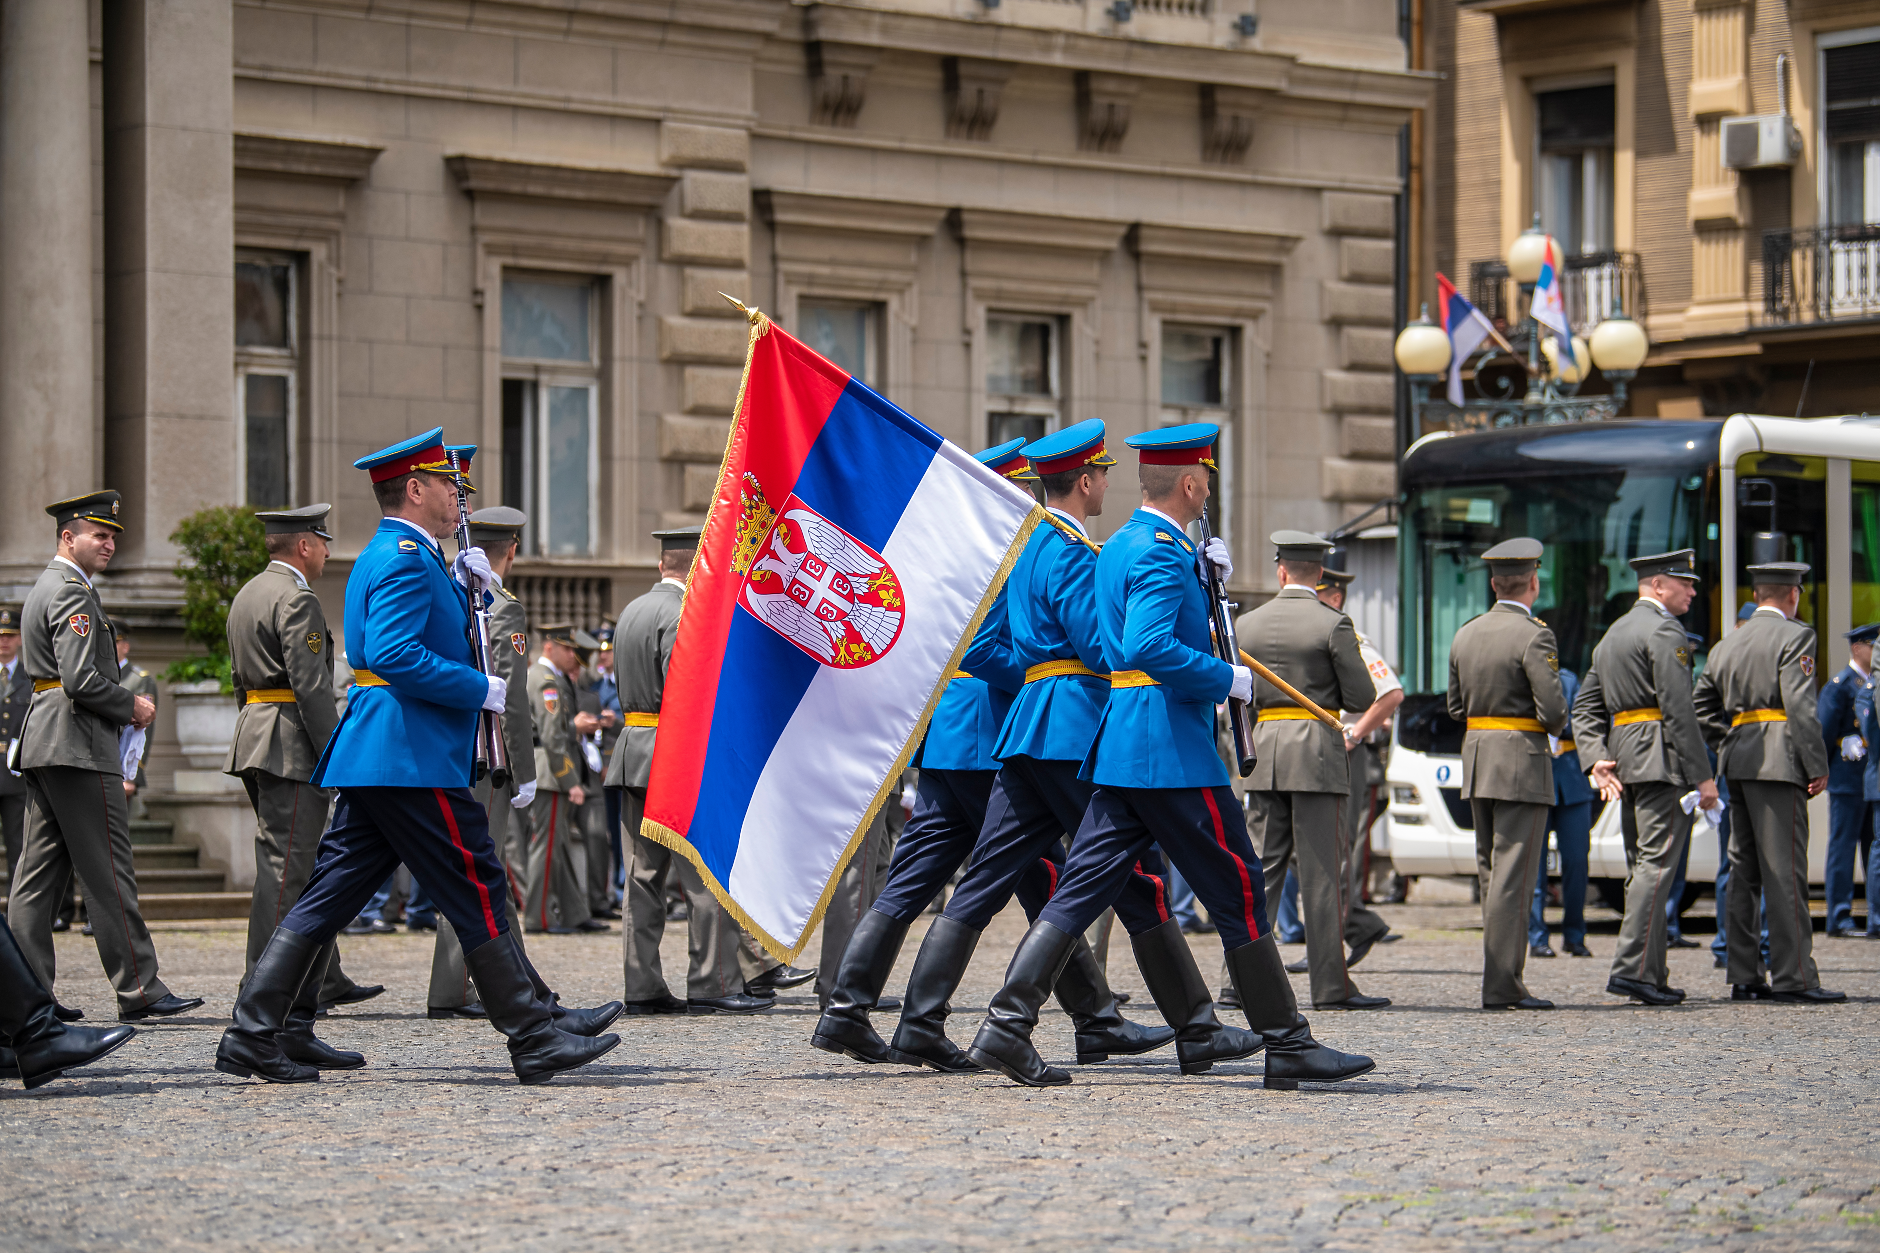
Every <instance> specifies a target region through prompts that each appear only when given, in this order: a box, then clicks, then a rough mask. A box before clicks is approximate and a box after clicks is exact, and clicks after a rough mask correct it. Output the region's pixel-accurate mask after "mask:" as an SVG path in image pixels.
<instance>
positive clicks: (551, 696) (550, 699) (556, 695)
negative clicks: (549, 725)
mask: <svg viewBox="0 0 1880 1253" xmlns="http://www.w3.org/2000/svg"><path fill="white" fill-rule="evenodd" d="M560 699H561V693H560V692H558V691H556V690H555V689H554V688H552V687H545V688H543V689H542V703H543V704H544V705H547V706H548V712H550V713H554V712H555V704H556V702H557V701H559V700H560Z"/></svg>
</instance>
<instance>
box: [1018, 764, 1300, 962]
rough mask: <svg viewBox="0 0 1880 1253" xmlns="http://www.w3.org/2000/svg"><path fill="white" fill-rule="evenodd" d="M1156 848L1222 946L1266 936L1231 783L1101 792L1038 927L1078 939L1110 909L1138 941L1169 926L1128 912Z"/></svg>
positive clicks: (1260, 879) (1259, 884)
mask: <svg viewBox="0 0 1880 1253" xmlns="http://www.w3.org/2000/svg"><path fill="white" fill-rule="evenodd" d="M1151 844H1159V845H1161V847H1162V851H1163V852H1164V853H1165V854H1167V856H1168V858H1169V860H1170V861H1173V862H1174V863H1175V866H1176V868H1177V869H1179V870H1180V871H1181V872H1182V878H1184V879H1186V880H1187V881H1188V884H1189V886H1190V887H1192V888H1194V890H1195V895H1196V896H1198V897H1200V898H1201V903H1202V904H1203V905H1206V906H1207V907H1208V917H1209V918H1210V919H1211V920H1212V921H1213V922H1214V925H1215V926H1217V927H1218V928H1220V933H1221V946H1222V947H1223V948H1225V949H1227V950H1228V951H1230V952H1231V951H1232V950H1234V949H1237V948H1239V947H1240V946H1241V945H1243V944H1251V943H1252V942H1253V941H1254V940H1256V939H1258V938H1259V937H1261V936H1263V935H1265V934H1266V930H1267V927H1266V881H1265V876H1264V875H1263V873H1262V872H1261V869H1260V857H1259V854H1257V853H1255V852H1254V851H1253V842H1252V841H1251V840H1249V839H1248V838H1247V820H1246V816H1245V815H1244V814H1242V813H1241V810H1240V802H1238V801H1237V800H1235V799H1234V793H1233V791H1232V790H1231V789H1229V788H1227V787H1226V786H1221V787H1190V788H1119V787H1100V788H1097V789H1096V792H1095V794H1094V795H1092V796H1091V798H1090V807H1089V808H1088V809H1087V810H1086V811H1085V812H1084V821H1083V825H1082V826H1080V827H1078V829H1077V834H1076V835H1075V836H1073V837H1071V856H1070V861H1069V863H1068V864H1067V865H1066V866H1065V867H1064V878H1063V880H1062V881H1060V882H1059V884H1058V889H1057V892H1056V893H1054V894H1053V895H1052V897H1051V903H1050V904H1049V905H1046V906H1045V907H1044V913H1043V914H1041V915H1040V916H1039V920H1040V921H1042V922H1048V923H1050V924H1051V925H1052V926H1054V927H1057V928H1058V929H1059V930H1061V931H1068V932H1070V933H1071V934H1072V935H1077V934H1080V933H1082V931H1083V930H1084V928H1085V927H1088V926H1089V925H1090V924H1091V923H1092V922H1095V921H1096V918H1097V915H1098V914H1101V913H1102V912H1103V910H1104V907H1105V906H1108V905H1112V904H1113V905H1115V906H1116V916H1117V917H1118V918H1120V919H1122V921H1123V925H1124V926H1125V927H1127V928H1129V933H1130V934H1131V935H1139V934H1141V933H1142V932H1143V931H1146V930H1148V929H1149V928H1150V927H1153V926H1155V925H1157V924H1158V923H1159V922H1162V921H1164V920H1166V919H1167V917H1168V914H1167V913H1166V912H1164V913H1163V914H1162V915H1161V916H1160V917H1159V918H1158V917H1155V916H1154V915H1152V914H1151V915H1147V916H1145V915H1144V913H1143V912H1142V911H1140V910H1125V908H1124V902H1125V901H1127V900H1129V899H1130V898H1131V897H1132V896H1134V895H1135V894H1136V889H1135V888H1134V887H1133V885H1134V884H1135V883H1136V882H1137V881H1139V880H1140V879H1141V878H1142V877H1143V876H1142V872H1141V870H1140V869H1139V866H1140V865H1141V863H1142V858H1143V856H1144V855H1145V854H1147V853H1148V852H1149V846H1150V845H1151Z"/></svg>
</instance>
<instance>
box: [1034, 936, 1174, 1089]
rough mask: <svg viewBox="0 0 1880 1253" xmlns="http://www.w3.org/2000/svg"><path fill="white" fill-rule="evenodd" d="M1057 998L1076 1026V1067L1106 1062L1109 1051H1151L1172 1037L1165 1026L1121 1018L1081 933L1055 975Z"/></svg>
mask: <svg viewBox="0 0 1880 1253" xmlns="http://www.w3.org/2000/svg"><path fill="white" fill-rule="evenodd" d="M1057 999H1058V1004H1060V1005H1062V1006H1063V1007H1064V1012H1065V1013H1067V1014H1069V1015H1070V1016H1071V1024H1072V1025H1073V1026H1074V1027H1076V1029H1077V1064H1078V1065H1079V1066H1088V1065H1090V1064H1092V1063H1093V1062H1102V1061H1108V1060H1109V1059H1110V1055H1111V1054H1112V1053H1115V1054H1120V1055H1123V1056H1134V1055H1135V1054H1138V1053H1151V1052H1154V1051H1155V1050H1156V1049H1159V1048H1161V1047H1162V1046H1163V1045H1165V1044H1167V1043H1169V1042H1170V1041H1171V1040H1173V1039H1174V1038H1175V1033H1174V1032H1173V1031H1171V1030H1170V1029H1169V1028H1167V1027H1145V1026H1143V1025H1141V1024H1140V1023H1134V1022H1131V1021H1130V1020H1129V1019H1127V1018H1125V1017H1123V1015H1122V1013H1121V1012H1120V1011H1119V1010H1118V1009H1117V1008H1116V994H1115V993H1113V992H1111V991H1110V982H1109V980H1108V979H1106V978H1104V975H1103V967H1101V966H1099V965H1097V955H1096V954H1095V953H1093V952H1091V951H1090V945H1089V943H1088V942H1086V941H1085V939H1084V937H1083V936H1081V935H1080V936H1078V937H1077V943H1075V944H1073V945H1072V946H1071V959H1070V961H1068V962H1066V963H1065V964H1064V973H1063V974H1061V975H1059V976H1058V981H1057Z"/></svg>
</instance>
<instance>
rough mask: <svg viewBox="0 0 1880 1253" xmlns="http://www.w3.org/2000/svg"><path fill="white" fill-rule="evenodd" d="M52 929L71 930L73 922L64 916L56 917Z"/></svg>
mask: <svg viewBox="0 0 1880 1253" xmlns="http://www.w3.org/2000/svg"><path fill="white" fill-rule="evenodd" d="M52 929H53V930H54V931H70V930H71V929H72V924H71V923H69V922H67V921H66V920H65V919H63V918H54V919H53V920H52Z"/></svg>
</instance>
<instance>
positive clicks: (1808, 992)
mask: <svg viewBox="0 0 1880 1253" xmlns="http://www.w3.org/2000/svg"><path fill="white" fill-rule="evenodd" d="M1769 999H1770V1000H1772V1001H1782V1002H1785V1003H1786V1004H1790V1005H1839V1004H1840V1003H1841V1002H1842V1001H1845V1000H1846V999H1847V993H1845V992H1830V991H1829V990H1828V989H1826V988H1803V989H1802V990H1801V991H1800V992H1771V993H1770V994H1769Z"/></svg>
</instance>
